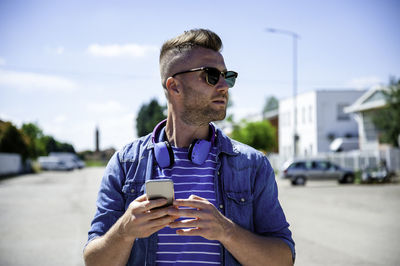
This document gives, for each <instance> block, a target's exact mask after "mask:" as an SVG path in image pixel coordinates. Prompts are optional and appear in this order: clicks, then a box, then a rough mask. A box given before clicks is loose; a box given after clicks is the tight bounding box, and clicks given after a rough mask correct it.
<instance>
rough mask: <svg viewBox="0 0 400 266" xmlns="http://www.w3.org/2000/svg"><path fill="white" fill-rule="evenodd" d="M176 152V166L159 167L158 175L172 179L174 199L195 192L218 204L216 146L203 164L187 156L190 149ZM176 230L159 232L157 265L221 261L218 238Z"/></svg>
mask: <svg viewBox="0 0 400 266" xmlns="http://www.w3.org/2000/svg"><path fill="white" fill-rule="evenodd" d="M173 151H174V156H175V163H174V165H172V166H170V167H168V168H164V169H161V168H160V167H157V172H156V173H157V174H156V178H158V179H172V180H173V182H174V190H175V199H187V198H189V196H190V195H192V194H194V195H197V196H199V197H202V198H205V199H207V200H208V201H210V202H211V203H212V204H214V205H215V204H216V196H215V190H214V174H215V171H216V166H217V163H216V152H217V149H216V148H212V149H211V151H210V153H209V155H208V158H207V160H206V161H205V162H204V163H203V164H202V165H196V164H194V163H192V162H191V161H190V160H189V159H188V149H187V148H175V147H173ZM182 208H183V207H182ZM180 219H185V218H184V217H182V218H180ZM186 219H188V218H186ZM189 219H190V218H189ZM176 230H177V229H175V228H169V227H165V228H163V229H161V230H160V231H159V232H158V246H157V258H156V262H157V265H207V264H208V265H219V264H220V261H221V259H220V257H221V246H220V243H219V242H218V241H212V240H207V239H205V238H203V237H200V236H179V235H177V234H176V233H175V232H176Z"/></svg>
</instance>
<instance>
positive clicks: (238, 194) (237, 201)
mask: <svg viewBox="0 0 400 266" xmlns="http://www.w3.org/2000/svg"><path fill="white" fill-rule="evenodd" d="M225 193H226V198H227V201H226V215H227V216H228V217H229V218H230V219H232V220H233V221H234V222H235V223H237V224H239V225H240V226H242V227H244V228H246V229H248V230H251V231H252V229H253V195H252V194H251V192H250V191H226V192H225Z"/></svg>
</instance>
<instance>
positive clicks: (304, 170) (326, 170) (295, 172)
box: [282, 159, 354, 185]
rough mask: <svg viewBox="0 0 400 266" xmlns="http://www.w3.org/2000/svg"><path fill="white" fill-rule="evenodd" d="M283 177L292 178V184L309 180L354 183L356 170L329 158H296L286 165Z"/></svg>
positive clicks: (301, 183)
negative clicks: (328, 159)
mask: <svg viewBox="0 0 400 266" xmlns="http://www.w3.org/2000/svg"><path fill="white" fill-rule="evenodd" d="M282 173H283V174H282V178H285V179H290V181H291V183H292V185H305V184H306V182H307V180H313V179H319V180H332V179H333V180H337V181H338V182H339V183H341V184H344V183H353V182H354V172H353V171H352V170H350V169H345V168H342V167H340V166H338V165H336V164H334V163H331V162H330V161H327V160H308V159H307V160H295V161H291V162H287V163H285V165H284V168H283V172H282Z"/></svg>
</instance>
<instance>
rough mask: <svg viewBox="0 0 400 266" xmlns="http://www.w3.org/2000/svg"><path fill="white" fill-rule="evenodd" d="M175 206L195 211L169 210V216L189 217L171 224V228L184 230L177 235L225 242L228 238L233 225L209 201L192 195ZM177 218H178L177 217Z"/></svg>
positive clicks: (175, 203)
mask: <svg viewBox="0 0 400 266" xmlns="http://www.w3.org/2000/svg"><path fill="white" fill-rule="evenodd" d="M174 206H177V207H191V208H195V209H172V208H171V209H169V210H168V214H169V215H172V216H179V217H188V218H193V219H186V220H182V221H176V222H173V223H171V224H170V225H169V226H170V227H171V228H182V227H184V228H185V229H180V230H177V231H176V233H177V234H179V235H185V236H193V235H195V236H202V237H204V238H207V239H208V240H219V241H220V242H223V240H224V239H225V238H226V237H227V235H228V232H229V231H230V229H232V228H233V223H232V221H230V220H229V219H228V218H226V217H225V216H224V215H222V214H221V213H220V212H219V211H218V210H217V208H215V206H214V205H213V204H212V203H210V202H209V201H208V200H206V199H204V198H201V197H199V196H195V195H191V196H190V197H189V198H188V199H178V200H175V201H174ZM175 218H176V217H175Z"/></svg>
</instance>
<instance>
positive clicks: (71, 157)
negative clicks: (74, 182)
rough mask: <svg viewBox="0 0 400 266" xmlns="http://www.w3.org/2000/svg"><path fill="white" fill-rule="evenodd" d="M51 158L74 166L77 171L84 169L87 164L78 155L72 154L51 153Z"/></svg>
mask: <svg viewBox="0 0 400 266" xmlns="http://www.w3.org/2000/svg"><path fill="white" fill-rule="evenodd" d="M49 156H52V157H57V158H59V159H60V160H62V161H64V162H67V163H68V164H72V165H73V168H75V169H82V168H83V167H85V162H83V161H82V160H81V159H79V158H78V156H77V155H76V154H74V153H71V152H50V154H49Z"/></svg>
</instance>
